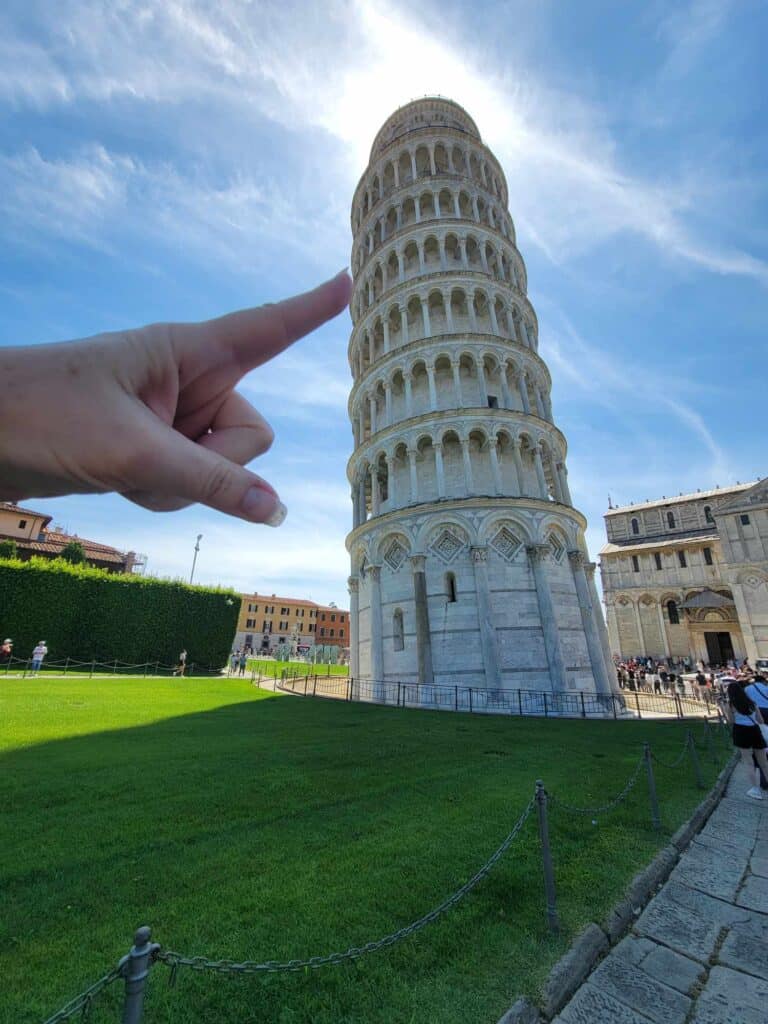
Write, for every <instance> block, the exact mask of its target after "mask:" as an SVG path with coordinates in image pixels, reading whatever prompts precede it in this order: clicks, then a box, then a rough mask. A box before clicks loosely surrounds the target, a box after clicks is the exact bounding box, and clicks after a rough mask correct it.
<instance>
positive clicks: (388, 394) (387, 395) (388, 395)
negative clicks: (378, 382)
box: [384, 381, 392, 427]
mask: <svg viewBox="0 0 768 1024" xmlns="http://www.w3.org/2000/svg"><path fill="white" fill-rule="evenodd" d="M384 418H385V420H386V424H385V425H386V426H388V427H391V426H392V385H391V384H390V382H389V381H387V383H386V384H385V385H384Z"/></svg>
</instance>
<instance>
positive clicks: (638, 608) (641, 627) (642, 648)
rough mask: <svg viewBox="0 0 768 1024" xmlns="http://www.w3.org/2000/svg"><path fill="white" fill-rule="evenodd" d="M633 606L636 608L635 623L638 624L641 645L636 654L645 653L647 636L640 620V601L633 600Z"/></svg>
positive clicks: (638, 637)
mask: <svg viewBox="0 0 768 1024" xmlns="http://www.w3.org/2000/svg"><path fill="white" fill-rule="evenodd" d="M632 607H633V608H634V609H635V624H636V625H637V640H638V643H639V645H640V649H639V650H638V651H636V652H635V653H636V654H640V655H642V654H645V638H644V636H643V624H642V622H641V621H640V604H639V602H638V601H633V602H632Z"/></svg>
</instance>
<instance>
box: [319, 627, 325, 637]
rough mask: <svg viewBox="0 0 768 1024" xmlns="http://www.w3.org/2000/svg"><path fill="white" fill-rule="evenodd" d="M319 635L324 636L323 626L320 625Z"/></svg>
mask: <svg viewBox="0 0 768 1024" xmlns="http://www.w3.org/2000/svg"><path fill="white" fill-rule="evenodd" d="M320 636H325V626H321V627H320Z"/></svg>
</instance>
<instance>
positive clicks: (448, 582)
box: [445, 572, 456, 604]
mask: <svg viewBox="0 0 768 1024" xmlns="http://www.w3.org/2000/svg"><path fill="white" fill-rule="evenodd" d="M445 596H446V599H447V600H448V601H449V602H450V603H451V604H453V603H454V602H455V601H456V577H455V576H454V575H453V573H452V572H447V573H446V574H445Z"/></svg>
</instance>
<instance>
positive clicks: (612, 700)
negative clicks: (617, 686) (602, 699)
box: [611, 694, 619, 719]
mask: <svg viewBox="0 0 768 1024" xmlns="http://www.w3.org/2000/svg"><path fill="white" fill-rule="evenodd" d="M611 705H612V707H613V717H614V718H615V719H616V718H618V717H619V713H618V711H617V710H616V697H615V696H614V694H611Z"/></svg>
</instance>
